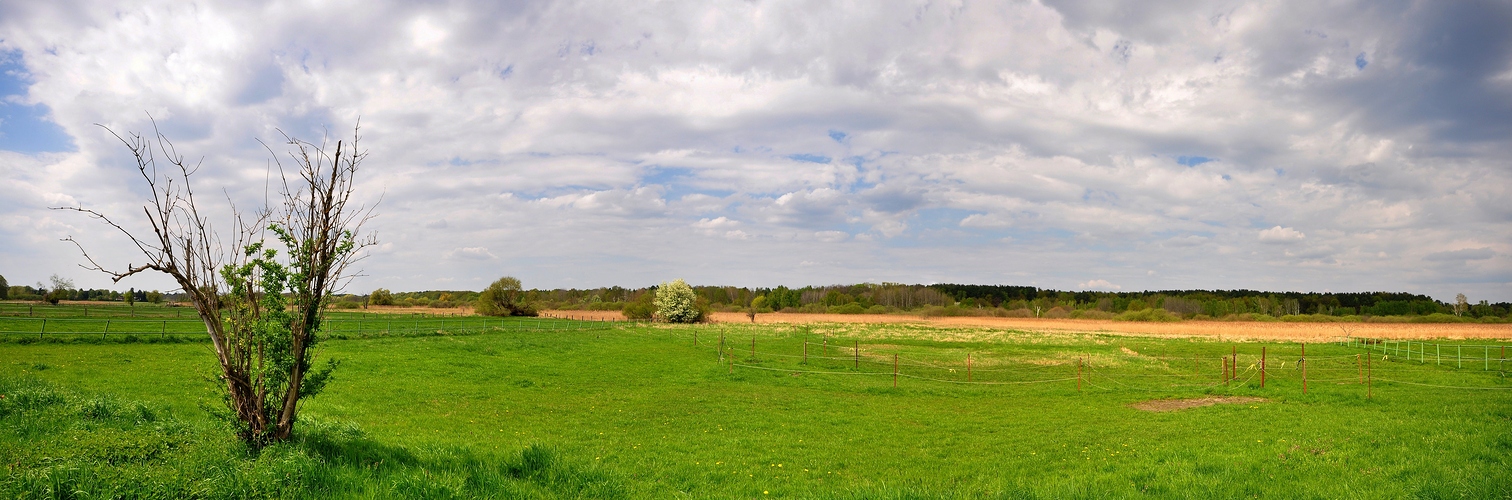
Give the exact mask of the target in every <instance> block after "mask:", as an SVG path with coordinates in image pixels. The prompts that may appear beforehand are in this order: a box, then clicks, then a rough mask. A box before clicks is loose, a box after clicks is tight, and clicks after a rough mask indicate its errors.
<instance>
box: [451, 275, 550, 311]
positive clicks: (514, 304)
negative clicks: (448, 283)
mask: <svg viewBox="0 0 1512 500" xmlns="http://www.w3.org/2000/svg"><path fill="white" fill-rule="evenodd" d="M450 298H451V295H450V294H442V300H438V301H436V302H435V303H433V304H431V307H452V305H451V302H450V301H449V300H447V299H450ZM443 303H444V304H446V305H437V304H443ZM473 311H474V312H476V313H478V314H482V315H485V316H535V315H536V311H535V308H533V307H530V306H528V305H526V304H525V302H524V301H523V300H521V293H520V280H519V279H517V278H515V277H513V276H505V277H503V278H499V279H498V280H497V281H494V282H493V283H492V284H490V285H488V288H484V289H483V292H482V293H479V294H478V299H477V301H475V302H474V303H473Z"/></svg>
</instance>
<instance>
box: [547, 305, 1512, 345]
mask: <svg viewBox="0 0 1512 500" xmlns="http://www.w3.org/2000/svg"><path fill="white" fill-rule="evenodd" d="M541 315H542V316H550V317H557V318H569V317H570V318H581V319H593V320H608V319H614V320H620V319H624V315H621V314H620V313H619V311H542V312H541ZM711 316H712V319H713V321H714V322H715V323H749V322H750V321H751V320H750V319H749V318H747V317H746V315H745V314H744V313H723V312H716V313H713V314H712V315H711ZM756 322H757V323H794V324H803V323H906V324H915V325H927V326H942V327H963V328H1000V329H1010V330H1025V331H1033V332H1041V333H1102V334H1114V335H1139V336H1155V337H1212V338H1219V339H1225V340H1298V341H1328V340H1333V339H1338V338H1341V337H1370V338H1388V339H1512V324H1505V323H1503V324H1482V323H1283V322H1245V321H1182V322H1177V323H1144V322H1133V321H1112V320H1095V319H1044V318H992V317H950V318H944V317H941V318H921V317H918V316H910V315H902V314H793V313H769V314H758V315H756Z"/></svg>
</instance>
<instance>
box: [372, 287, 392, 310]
mask: <svg viewBox="0 0 1512 500" xmlns="http://www.w3.org/2000/svg"><path fill="white" fill-rule="evenodd" d="M368 304H371V305H375V306H391V305H394V294H393V292H390V291H388V289H386V288H379V289H377V290H373V293H371V294H368Z"/></svg>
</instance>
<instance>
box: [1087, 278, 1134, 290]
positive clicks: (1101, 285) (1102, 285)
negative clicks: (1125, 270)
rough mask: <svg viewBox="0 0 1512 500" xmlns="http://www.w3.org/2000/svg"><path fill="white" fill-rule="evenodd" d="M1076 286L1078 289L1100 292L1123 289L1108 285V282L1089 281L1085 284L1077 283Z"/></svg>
mask: <svg viewBox="0 0 1512 500" xmlns="http://www.w3.org/2000/svg"><path fill="white" fill-rule="evenodd" d="M1076 286H1077V287H1078V288H1084V289H1101V290H1120V289H1123V287H1121V286H1118V285H1115V284H1112V283H1109V282H1108V280H1091V281H1086V282H1083V283H1077V284H1076Z"/></svg>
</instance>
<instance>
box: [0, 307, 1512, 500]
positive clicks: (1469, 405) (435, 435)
mask: <svg viewBox="0 0 1512 500" xmlns="http://www.w3.org/2000/svg"><path fill="white" fill-rule="evenodd" d="M138 309H141V308H140V306H139V307H138ZM167 309H169V308H164V311H146V312H149V313H154V314H159V315H160V316H161V317H152V318H142V317H137V318H132V317H129V316H130V315H135V314H141V313H143V311H141V310H139V311H135V312H128V317H127V318H124V319H126V320H132V319H143V320H149V321H158V322H159V323H158V325H157V330H158V331H157V332H156V333H154V332H153V331H150V330H151V329H150V328H148V327H147V326H142V327H141V328H140V330H142V331H135V332H127V331H125V330H112V331H111V332H110V333H108V334H103V335H102V334H101V330H102V328H101V327H100V325H98V324H95V323H85V322H84V321H85V320H89V321H96V322H98V321H100V320H104V319H109V320H110V321H111V322H112V323H111V327H112V328H125V327H120V326H118V323H117V322H118V321H121V320H120V319H117V316H114V315H112V314H113V313H119V312H121V311H119V310H111V311H104V310H99V309H96V310H92V311H91V316H90V317H89V318H84V317H83V316H82V314H81V315H79V317H78V318H76V319H77V320H79V321H80V322H79V323H75V324H73V325H72V326H71V327H70V328H71V329H72V330H73V331H72V332H70V331H64V330H51V328H53V327H52V326H49V327H48V328H49V330H48V333H46V334H43V335H40V336H37V337H35V338H34V337H33V336H32V335H33V334H30V333H16V334H5V337H4V338H3V340H4V342H0V394H3V395H4V397H3V399H0V462H3V463H4V464H6V472H5V475H4V476H3V479H0V496H5V497H59V498H93V497H248V496H259V497H261V496H271V497H330V496H337V497H385V498H387V497H410V498H446V497H458V498H477V497H500V498H519V497H527V498H531V497H533V498H564V497H565V498H574V497H578V498H604V497H631V498H648V497H656V498H665V497H689V498H731V497H742V498H769V497H771V498H775V497H784V498H968V497H969V498H981V497H988V498H998V497H1001V498H1068V497H1069V498H1110V497H1112V498H1123V497H1188V498H1196V497H1201V498H1211V497H1241V496H1243V497H1288V498H1298V497H1301V498H1340V497H1344V498H1355V497H1372V498H1374V497H1425V498H1446V497H1472V498H1512V381H1509V380H1508V378H1507V376H1506V368H1508V367H1507V366H1505V365H1506V363H1505V361H1504V360H1503V359H1504V358H1505V355H1503V354H1500V353H1498V352H1497V349H1499V348H1500V344H1496V343H1495V342H1494V341H1490V340H1464V341H1455V342H1454V345H1460V346H1466V347H1469V350H1470V351H1479V352H1475V353H1474V354H1475V356H1474V357H1473V358H1472V357H1471V356H1468V355H1465V354H1463V353H1461V354H1460V355H1459V357H1458V358H1452V357H1451V358H1448V359H1447V360H1446V358H1445V357H1444V355H1443V352H1442V348H1441V347H1438V346H1440V344H1437V343H1421V342H1419V343H1416V347H1414V344H1412V343H1408V344H1406V345H1403V344H1402V343H1401V342H1394V341H1393V342H1377V341H1373V340H1368V339H1356V340H1355V341H1345V342H1329V343H1316V344H1311V343H1310V344H1306V345H1305V347H1304V345H1303V344H1299V343H1294V342H1284V341H1269V342H1267V341H1241V342H1233V341H1218V340H1216V339H1208V338H1202V337H1189V338H1157V337H1138V336H1128V335H1105V334H1097V333H1038V332H1027V331H1022V330H1012V329H1002V328H988V327H981V326H941V325H932V324H853V323H844V324H842V323H816V324H757V325H736V324H713V325H692V326H671V325H661V324H645V323H607V322H589V321H575V320H567V319H531V318H508V319H497V318H494V319H486V318H478V317H444V316H442V317H413V318H411V317H408V316H397V317H396V316H395V315H376V314H372V315H368V314H362V313H343V314H341V315H336V316H333V319H335V320H338V321H335V322H333V323H332V325H331V326H332V327H333V328H332V331H331V332H330V333H329V334H328V337H329V338H328V339H327V340H326V341H324V342H323V343H321V344H320V346H319V349H320V356H322V357H327V356H328V357H334V358H338V359H340V360H342V365H341V367H340V369H339V370H338V372H337V375H336V379H335V381H334V382H332V384H331V385H330V386H329V388H328V390H327V392H325V393H323V394H321V395H320V396H318V397H316V398H314V399H312V400H310V401H309V402H308V403H307V404H306V405H305V406H304V409H303V413H302V414H301V415H302V417H303V420H302V422H301V426H302V427H301V428H300V429H301V430H300V435H299V438H298V439H297V440H296V441H294V442H291V443H285V444H280V445H276V446H273V447H270V448H267V449H264V450H262V451H261V452H259V453H251V452H249V451H248V450H246V449H245V448H243V447H242V446H241V445H239V444H238V443H237V442H235V440H234V439H231V437H230V435H229V433H228V432H227V431H226V430H225V428H224V427H223V426H222V424H220V423H219V421H218V420H216V418H215V417H213V415H212V414H213V412H214V411H215V410H216V409H217V405H219V400H218V399H217V392H216V387H215V385H214V383H213V375H214V369H215V364H214V360H213V356H212V355H211V353H210V349H209V345H208V343H206V342H205V341H204V340H203V339H202V337H203V333H202V331H201V333H198V335H195V334H194V332H193V330H192V326H193V324H194V323H193V322H194V320H193V319H192V318H183V319H175V318H170V317H168V315H169V314H171V313H169V312H166V310H167ZM0 312H3V311H0ZM70 312H72V311H70ZM34 319H35V318H34V317H32V318H29V319H23V318H22V317H17V316H14V315H12V316H4V317H0V330H5V331H10V330H12V329H13V326H14V325H20V324H21V323H22V322H29V321H34ZM59 319H62V318H61V317H60V318H59ZM163 322H167V323H168V326H166V327H165V326H163ZM358 322H360V323H358ZM448 322H449V323H448ZM181 323H182V324H181ZM125 324H134V323H125ZM30 325H31V323H26V324H25V325H22V326H15V327H14V329H16V330H26V328H29V326H30ZM338 325H339V326H338ZM354 325H355V326H354ZM60 328H61V327H60ZM131 328H137V327H136V326H133V327H131ZM176 328H181V329H182V330H183V331H179V330H176ZM165 329H166V330H168V331H167V332H164V331H162V330H165ZM27 331H29V330H27ZM1493 345H1494V346H1495V347H1493ZM1430 346H1431V347H1430ZM1466 347H1461V351H1464V350H1465V349H1466ZM1474 347H1479V348H1480V349H1474ZM1303 349H1305V355H1306V360H1307V361H1306V362H1305V363H1299V361H1301V360H1302V358H1303V355H1304V353H1303ZM1262 353H1263V356H1264V358H1263V359H1264V361H1263V363H1264V366H1265V370H1264V371H1263V376H1264V387H1261V377H1262V371H1261V369H1260V368H1261V364H1262ZM1408 353H1412V354H1408ZM1487 353H1491V354H1487ZM1493 355H1494V356H1496V357H1495V358H1494V359H1493V358H1491V356H1493ZM1468 359H1473V360H1474V362H1470V363H1467V362H1466V360H1468ZM1226 360H1227V361H1226ZM1456 361H1458V362H1456ZM1367 363H1368V370H1367V366H1366V365H1367ZM1304 367H1305V372H1306V377H1307V378H1306V384H1307V386H1306V390H1305V391H1306V392H1305V393H1304V388H1303V383H1304V378H1303V377H1304V375H1303V374H1304ZM1217 398H1234V399H1227V400H1226V401H1229V402H1228V403H1224V404H1213V405H1210V406H1201V407H1193V408H1186V409H1179V410H1178V409H1172V408H1175V407H1178V406H1182V405H1179V404H1175V403H1173V401H1175V400H1194V399H1207V400H1208V402H1212V400H1214V399H1217ZM1239 398H1246V399H1239ZM1150 401H1156V402H1158V403H1163V404H1157V405H1154V407H1155V408H1156V409H1166V410H1169V411H1147V410H1144V409H1140V408H1139V407H1136V406H1139V405H1141V403H1147V402H1150Z"/></svg>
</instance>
